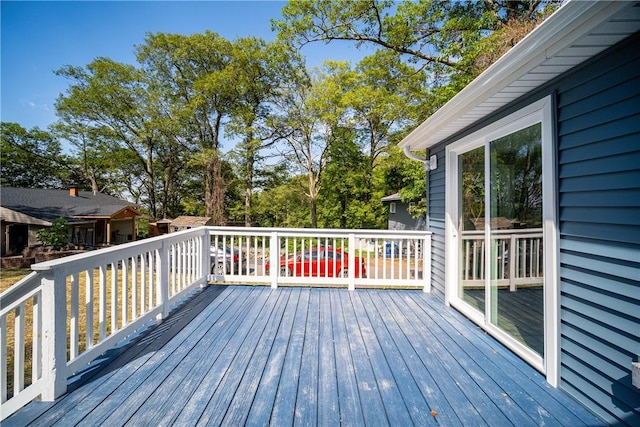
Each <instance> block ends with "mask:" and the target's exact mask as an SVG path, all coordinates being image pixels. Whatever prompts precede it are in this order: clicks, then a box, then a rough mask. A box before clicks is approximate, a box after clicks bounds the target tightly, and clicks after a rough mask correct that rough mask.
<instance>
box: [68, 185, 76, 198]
mask: <svg viewBox="0 0 640 427" xmlns="http://www.w3.org/2000/svg"><path fill="white" fill-rule="evenodd" d="M69 195H70V196H71V197H78V189H77V188H76V187H71V188H70V189H69Z"/></svg>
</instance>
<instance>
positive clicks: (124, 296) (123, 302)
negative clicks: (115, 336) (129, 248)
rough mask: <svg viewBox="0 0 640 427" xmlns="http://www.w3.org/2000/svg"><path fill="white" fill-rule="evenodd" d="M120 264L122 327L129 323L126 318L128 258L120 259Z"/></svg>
mask: <svg viewBox="0 0 640 427" xmlns="http://www.w3.org/2000/svg"><path fill="white" fill-rule="evenodd" d="M120 265H121V266H122V275H121V276H120V278H121V279H122V281H121V282H120V288H121V289H122V298H121V310H122V315H121V316H122V323H121V325H122V327H123V328H124V327H125V326H126V325H128V324H129V318H128V313H129V311H128V309H129V258H124V259H122V260H120Z"/></svg>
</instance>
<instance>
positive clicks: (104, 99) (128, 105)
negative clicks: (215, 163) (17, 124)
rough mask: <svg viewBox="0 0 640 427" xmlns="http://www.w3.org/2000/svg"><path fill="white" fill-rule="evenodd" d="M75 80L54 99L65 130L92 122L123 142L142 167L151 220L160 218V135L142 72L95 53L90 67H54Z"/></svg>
mask: <svg viewBox="0 0 640 427" xmlns="http://www.w3.org/2000/svg"><path fill="white" fill-rule="evenodd" d="M56 73H57V74H58V75H61V76H64V77H67V78H69V79H70V80H71V81H72V82H73V84H72V85H71V86H70V87H69V89H67V92H66V94H65V95H60V96H59V97H58V100H57V102H56V111H57V113H58V115H59V116H60V117H61V118H62V120H63V122H65V123H66V124H67V129H70V127H72V126H74V125H75V124H78V123H83V124H84V125H85V126H86V127H85V128H84V129H83V130H82V132H88V130H87V128H88V127H91V128H93V130H92V131H91V132H93V133H94V134H96V135H100V136H101V138H104V139H105V140H106V141H108V142H109V143H113V144H123V145H124V146H125V147H126V148H127V149H128V150H130V152H131V153H132V154H133V155H134V156H135V158H136V159H137V161H138V162H139V164H140V166H141V167H142V172H143V177H144V178H143V180H142V184H143V186H144V188H145V190H146V191H145V193H146V196H147V199H148V202H147V206H148V208H149V214H150V215H151V218H152V219H155V218H156V217H157V204H156V182H155V170H154V155H155V150H156V146H157V144H158V143H160V135H159V132H158V130H157V128H156V127H155V126H154V122H153V117H151V116H150V115H149V110H148V108H147V105H148V103H149V97H148V94H149V92H148V90H147V85H146V81H145V76H144V73H143V72H142V71H141V70H139V69H136V68H135V67H134V66H131V65H126V64H122V63H118V62H115V61H112V60H110V59H108V58H96V59H95V60H93V61H92V62H91V63H90V64H88V65H87V66H86V68H81V67H72V66H66V67H63V68H61V69H59V70H58V71H57V72H56Z"/></svg>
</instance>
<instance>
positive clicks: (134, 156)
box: [0, 0, 556, 228]
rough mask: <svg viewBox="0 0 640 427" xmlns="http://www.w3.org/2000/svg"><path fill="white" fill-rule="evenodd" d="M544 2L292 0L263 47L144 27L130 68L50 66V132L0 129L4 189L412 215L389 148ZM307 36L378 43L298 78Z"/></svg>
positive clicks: (406, 171)
mask: <svg viewBox="0 0 640 427" xmlns="http://www.w3.org/2000/svg"><path fill="white" fill-rule="evenodd" d="M555 4H556V2H555V1H547V0H544V1H541V2H540V1H536V0H533V1H511V0H494V1H485V2H463V1H453V2H450V1H427V0H419V1H413V0H402V1H397V2H396V1H392V0H373V1H371V0H296V1H291V2H289V3H287V4H286V5H285V6H284V8H283V11H282V19H281V20H279V21H275V22H273V23H272V24H273V27H274V28H275V29H276V30H277V31H278V38H277V40H276V41H274V42H266V41H264V40H262V39H259V38H255V37H242V38H237V39H235V40H226V39H225V38H223V37H221V36H220V35H218V34H216V33H214V32H211V31H206V32H204V33H201V34H192V35H188V36H187V35H180V34H168V33H155V34H151V33H150V34H147V36H146V38H145V40H144V43H143V44H142V45H140V46H137V47H136V51H135V52H136V59H137V64H136V65H130V64H123V63H119V62H116V61H113V60H111V59H109V58H96V59H94V60H93V61H91V62H90V63H89V64H87V65H86V66H84V67H76V66H64V67H62V68H61V69H60V70H58V71H57V73H58V75H60V76H63V77H66V78H68V79H69V81H70V86H69V88H68V90H67V91H66V92H65V93H64V94H62V95H60V97H59V98H58V100H57V103H56V110H57V114H58V117H59V122H58V123H57V124H56V126H55V128H54V129H52V131H51V132H44V131H39V130H37V129H33V130H31V131H26V130H25V129H22V128H21V127H20V126H19V125H17V124H10V123H7V124H5V123H3V124H2V140H1V143H2V146H1V147H0V149H1V150H0V155H1V156H2V158H1V160H2V161H1V165H0V166H1V168H2V171H1V172H2V177H1V178H2V185H13V186H28V187H49V188H50V187H58V188H62V187H65V186H67V185H69V184H70V183H73V184H74V185H78V184H80V186H83V187H87V186H90V187H91V188H92V190H93V191H102V192H106V193H109V194H113V195H117V196H121V197H126V198H129V199H133V200H132V201H134V202H135V203H138V204H140V205H141V208H142V209H143V210H144V211H145V212H148V215H149V217H150V219H151V220H154V219H157V218H165V217H168V218H171V217H176V216H178V215H182V214H191V215H207V216H211V217H213V218H214V219H215V222H216V223H217V224H223V223H224V222H225V221H226V220H231V221H234V222H236V221H244V222H245V223H246V224H251V223H255V222H259V223H260V224H261V225H265V226H269V225H270V226H286V227H309V226H311V227H317V226H320V227H343V228H360V227H367V228H378V227H380V228H384V227H386V216H385V213H384V209H383V206H382V203H381V201H380V199H381V198H382V197H384V196H388V195H390V194H394V193H400V195H401V197H402V199H403V201H405V202H414V203H415V206H416V208H415V209H414V211H413V212H412V214H414V215H415V216H418V215H424V213H425V211H426V204H425V202H424V201H425V200H426V194H425V192H426V180H425V176H426V174H425V171H424V167H423V164H421V163H420V162H415V161H412V160H409V159H407V158H406V157H405V156H404V155H403V154H402V152H401V151H400V150H398V149H397V147H396V144H397V143H398V142H399V141H400V140H401V139H402V137H403V136H404V135H406V134H407V133H408V131H409V130H411V129H412V128H414V127H415V126H416V125H417V124H418V123H419V122H420V121H422V120H424V119H425V118H426V117H428V116H429V114H432V113H433V112H434V111H436V109H437V108H439V107H440V106H441V105H442V104H443V103H445V102H446V101H447V100H449V99H450V98H451V97H453V96H454V95H455V94H456V93H457V92H458V91H459V90H461V89H462V88H463V87H464V86H465V85H466V84H467V83H468V82H469V81H471V79H473V78H474V77H475V76H476V75H477V74H479V73H480V72H481V71H482V70H484V69H485V68H486V67H487V66H489V65H490V64H491V63H492V62H493V61H495V60H496V59H497V58H498V57H499V56H500V55H501V54H503V53H504V52H506V50H508V49H509V48H510V47H511V46H512V45H513V44H514V43H515V42H517V41H518V40H520V39H521V38H522V37H523V36H524V35H525V34H526V33H528V32H529V31H530V30H531V29H532V28H533V27H534V26H535V25H537V23H539V22H540V21H541V20H542V19H544V17H545V16H547V15H548V13H549V11H550V10H552V9H553V7H554V6H555ZM314 41H322V42H325V43H329V42H335V41H341V42H344V41H350V42H352V43H354V44H355V45H356V46H360V45H363V44H367V45H368V46H370V47H374V48H376V49H378V50H376V51H375V52H374V53H373V54H372V55H370V56H368V57H366V58H364V59H363V60H362V61H361V62H359V63H358V64H350V63H349V62H337V61H328V62H327V63H325V64H324V65H323V66H322V67H320V68H319V69H316V70H312V71H308V70H306V69H305V67H304V59H303V58H302V57H301V56H300V51H299V50H298V48H300V47H301V46H303V45H305V44H307V43H311V42H314ZM62 140H64V141H67V142H68V143H69V144H70V146H71V152H70V155H69V156H66V155H63V154H62V152H61V149H60V142H59V141H62ZM227 141H230V142H232V143H233V150H231V151H229V150H227V152H226V153H225V151H224V149H225V148H230V147H224V146H223V143H224V142H227Z"/></svg>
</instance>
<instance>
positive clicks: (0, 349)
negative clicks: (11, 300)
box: [0, 316, 7, 403]
mask: <svg viewBox="0 0 640 427" xmlns="http://www.w3.org/2000/svg"><path fill="white" fill-rule="evenodd" d="M6 401H7V317H6V316H2V317H0V403H4V402H6Z"/></svg>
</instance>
